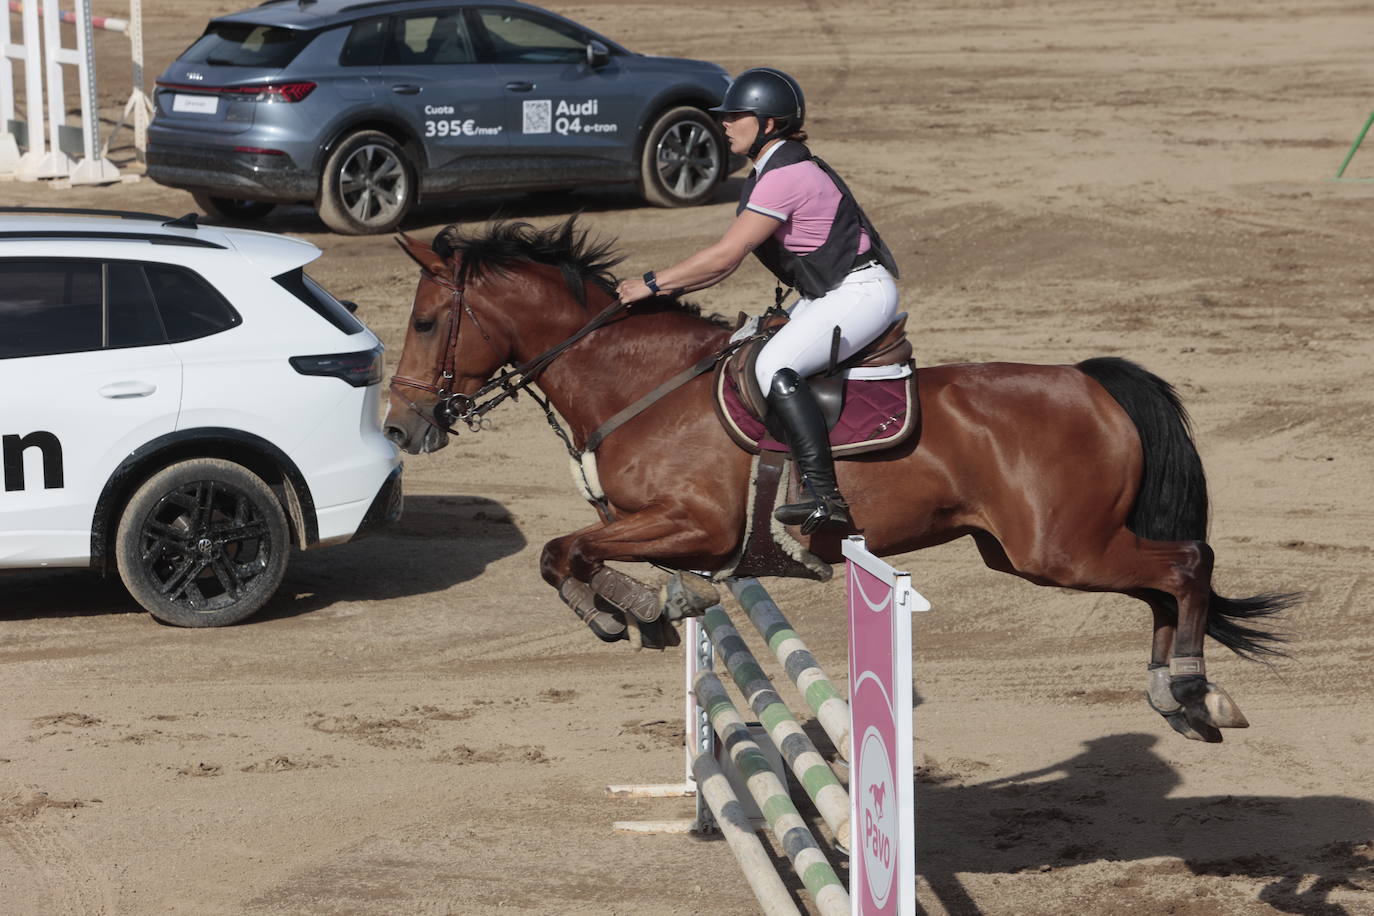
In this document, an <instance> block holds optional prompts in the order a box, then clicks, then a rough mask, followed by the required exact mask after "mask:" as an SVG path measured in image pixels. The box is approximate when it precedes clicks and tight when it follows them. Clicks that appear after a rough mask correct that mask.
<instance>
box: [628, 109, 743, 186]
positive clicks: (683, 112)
mask: <svg viewBox="0 0 1374 916" xmlns="http://www.w3.org/2000/svg"><path fill="white" fill-rule="evenodd" d="M725 163H726V158H725V139H724V137H723V136H722V135H721V132H720V128H719V127H717V126H716V122H715V121H713V120H711V117H710V116H709V115H707V114H706V112H704V111H702V110H701V109H699V108H691V107H688V106H683V107H680V108H672V109H669V110H668V111H665V112H664V113H663V114H662V115H660V116H659V118H658V120H657V121H655V122H654V125H653V127H651V128H650V129H649V134H648V136H647V137H646V138H645V140H644V151H643V153H641V154H640V164H639V168H640V178H639V185H640V191H641V192H642V193H643V195H644V199H645V200H647V201H648V202H649V203H651V204H653V205H654V206H656V207H690V206H694V205H695V204H699V203H703V202H705V200H706V199H707V198H708V197H710V196H711V192H712V191H714V190H715V187H716V185H718V184H720V182H721V181H722V180H723V179H724V178H725V168H726V164H725Z"/></svg>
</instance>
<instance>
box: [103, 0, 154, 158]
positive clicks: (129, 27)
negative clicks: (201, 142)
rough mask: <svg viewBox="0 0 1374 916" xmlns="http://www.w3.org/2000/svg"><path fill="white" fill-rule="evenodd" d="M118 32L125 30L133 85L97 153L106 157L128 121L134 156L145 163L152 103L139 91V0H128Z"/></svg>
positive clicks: (140, 41)
mask: <svg viewBox="0 0 1374 916" xmlns="http://www.w3.org/2000/svg"><path fill="white" fill-rule="evenodd" d="M96 25H97V27H99V26H100V23H99V22H97V23H96ZM106 27H107V28H108V27H109V26H106ZM121 31H125V32H126V33H127V34H128V36H129V62H130V70H131V71H132V74H133V80H132V82H133V86H132V88H131V89H130V91H129V100H128V101H127V102H125V103H124V111H123V112H122V113H121V114H120V116H119V123H117V124H116V125H115V126H114V129H113V130H111V131H110V135H109V136H108V137H106V138H105V145H104V146H102V147H101V148H100V152H101V155H104V156H108V155H109V154H110V145H111V144H112V143H113V142H114V138H115V135H116V134H118V133H119V132H120V130H122V129H123V128H124V125H125V124H132V125H133V127H134V149H135V150H137V151H138V157H139V158H140V159H142V160H143V161H144V162H147V161H148V122H149V121H150V120H152V117H153V103H152V102H151V101H150V100H149V99H148V94H147V93H146V92H144V91H143V0H129V20H128V22H127V23H126V24H125V27H124V29H122V30H121Z"/></svg>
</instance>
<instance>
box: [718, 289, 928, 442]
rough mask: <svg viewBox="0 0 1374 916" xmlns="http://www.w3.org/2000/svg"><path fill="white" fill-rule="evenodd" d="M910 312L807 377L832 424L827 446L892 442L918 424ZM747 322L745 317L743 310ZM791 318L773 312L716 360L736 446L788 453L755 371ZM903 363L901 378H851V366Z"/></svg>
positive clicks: (723, 415)
mask: <svg viewBox="0 0 1374 916" xmlns="http://www.w3.org/2000/svg"><path fill="white" fill-rule="evenodd" d="M906 318H907V316H906V313H905V312H903V313H901V314H900V315H898V316H897V319H896V320H895V321H894V322H892V324H891V325H889V326H888V328H887V330H886V331H884V332H883V333H882V334H881V335H879V336H878V338H877V339H876V340H874V341H873V342H872V343H870V344H868V345H867V346H866V347H864V348H863V349H861V350H859V352H857V353H855V354H854V355H853V356H851V357H849V358H848V359H846V360H843V361H841V362H838V363H836V364H835V366H834V367H833V369H827V370H825V371H824V372H820V373H817V374H815V375H812V376H810V377H808V378H807V383H808V384H809V385H810V387H811V391H812V392H813V393H814V394H815V396H816V401H817V402H818V403H819V404H820V407H821V413H822V414H823V415H824V416H825V422H826V428H828V429H829V430H830V449H831V452H832V453H833V454H834V456H835V457H836V458H839V457H842V456H845V457H847V456H852V455H861V454H863V453H865V452H874V451H879V450H881V449H885V448H891V447H893V446H895V445H898V444H899V443H901V442H902V441H904V440H905V439H906V438H907V437H908V436H910V435H911V433H912V431H913V430H915V429H916V427H917V422H916V421H917V418H918V416H919V411H920V403H919V400H918V398H917V393H916V375H915V371H914V366H915V361H914V359H913V351H912V347H911V341H909V340H907V339H906ZM740 319H741V322H740V326H741V327H743V324H744V322H745V321H746V320H747V319H746V317H745V316H744V315H743V314H741V315H740ZM787 321H788V318H787V316H786V315H779V314H776V313H771V312H770V313H769V314H768V315H765V316H764V318H763V319H762V320H761V321H760V323H759V324H760V326H759V328H758V330H757V331H756V333H755V334H754V336H753V337H751V338H749V339H748V340H747V341H746V342H745V343H744V344H743V345H742V346H741V347H740V348H739V349H738V350H736V351H735V352H734V353H733V354H731V356H730V357H728V358H727V359H724V360H722V361H721V362H720V364H719V365H718V366H717V367H716V377H715V389H714V390H715V405H716V414H717V416H718V417H719V418H720V422H721V425H722V426H724V427H725V431H726V432H727V433H729V435H730V438H732V439H733V440H734V441H735V443H736V444H737V445H739V446H740V447H741V448H743V449H744V450H746V451H748V452H750V453H753V454H758V453H759V452H761V451H772V452H787V451H788V447H787V445H786V443H785V441H784V439H783V436H782V434H781V431H780V429H778V428H777V427H776V426H775V425H774V424H772V423H770V418H769V416H768V402H767V399H766V397H765V395H764V392H762V391H761V390H759V385H758V381H757V380H756V379H755V378H754V365H755V363H756V362H757V361H758V356H759V351H760V350H762V349H763V346H764V345H765V344H766V343H767V342H768V341H769V340H770V339H771V338H772V336H773V335H774V334H776V333H777V332H778V329H779V328H781V327H782V326H783V325H785V324H786V323H787ZM890 367H904V368H905V369H906V371H905V372H904V373H901V375H900V377H886V376H887V375H888V373H881V375H882V376H884V377H879V378H863V377H862V376H863V374H864V373H863V372H862V371H859V372H855V373H853V374H854V375H857V376H859V377H850V376H851V370H865V369H879V368H890Z"/></svg>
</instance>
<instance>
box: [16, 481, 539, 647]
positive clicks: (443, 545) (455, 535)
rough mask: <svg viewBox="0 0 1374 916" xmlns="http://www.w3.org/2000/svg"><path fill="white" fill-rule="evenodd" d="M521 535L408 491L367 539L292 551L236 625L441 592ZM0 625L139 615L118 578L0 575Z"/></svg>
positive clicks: (476, 513) (470, 509)
mask: <svg viewBox="0 0 1374 916" xmlns="http://www.w3.org/2000/svg"><path fill="white" fill-rule="evenodd" d="M524 547H525V537H524V535H522V534H521V533H520V530H519V529H518V528H517V527H516V526H515V524H514V523H513V522H512V520H511V517H510V513H509V512H508V511H506V509H505V507H503V506H502V505H501V504H500V503H498V502H495V501H493V500H490V499H485V498H483V497H480V496H460V495H453V496H407V497H406V502H405V512H404V514H403V515H402V517H401V520H400V521H399V522H397V523H396V524H394V525H392V526H390V527H388V528H384V529H382V530H381V531H379V532H377V533H376V534H374V535H372V536H371V537H367V538H363V539H362V540H359V541H356V542H351V543H347V544H340V545H337V546H334V547H325V548H321V549H319V550H309V551H293V552H292V555H291V561H290V564H289V565H288V566H287V569H286V578H285V579H284V580H283V582H282V585H281V588H280V589H279V590H278V592H277V595H276V597H274V598H273V599H272V600H271V601H269V602H268V603H267V605H266V606H265V607H264V608H263V609H262V610H260V611H259V612H258V613H256V614H254V615H253V616H252V617H249V618H248V619H247V620H245V621H244V622H243V623H242V624H240V625H241V626H245V625H252V624H255V623H263V622H265V621H269V620H278V619H281V618H285V617H295V616H296V615H298V614H306V613H310V612H311V611H316V610H320V609H321V608H326V607H329V606H330V605H332V604H335V603H337V602H340V601H386V600H389V599H393V598H406V597H411V596H414V595H425V594H429V593H431V592H440V591H443V590H444V589H447V588H449V587H450V586H453V585H457V584H459V583H462V582H467V581H469V580H471V579H475V578H476V577H477V576H479V575H481V574H482V571H483V570H484V569H486V567H487V564H489V563H491V562H494V561H496V560H499V559H501V558H502V557H507V556H510V555H511V554H514V553H519V552H520V551H521V550H522V549H524ZM0 596H3V599H2V600H0V621H5V620H30V619H40V618H53V619H56V618H63V617H89V616H94V615H99V614H112V613H135V614H142V613H146V612H145V611H144V610H143V609H142V608H141V607H139V606H138V604H137V603H135V602H134V600H133V598H132V597H131V596H130V595H129V593H128V592H127V591H126V590H125V589H124V586H123V584H122V583H121V582H120V580H119V577H118V575H114V574H111V575H109V576H105V577H103V578H102V577H101V576H100V575H99V574H93V573H91V572H89V571H84V570H79V569H61V570H41V571H33V572H28V571H25V572H15V573H10V574H7V575H5V576H4V577H3V578H0Z"/></svg>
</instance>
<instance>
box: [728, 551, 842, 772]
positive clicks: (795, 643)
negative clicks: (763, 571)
mask: <svg viewBox="0 0 1374 916" xmlns="http://www.w3.org/2000/svg"><path fill="white" fill-rule="evenodd" d="M727 584H728V585H729V586H730V591H731V592H733V593H734V596H735V598H736V599H738V601H739V603H740V605H741V606H743V608H744V611H745V613H746V614H748V615H749V620H750V622H751V623H753V624H754V626H755V628H757V629H758V631H759V635H761V636H762V637H763V638H764V641H765V642H767V643H768V648H770V649H772V650H773V654H775V655H776V656H777V657H778V662H779V663H780V664H781V665H782V667H783V670H785V671H786V672H787V676H788V677H790V678H791V679H792V683H794V684H796V685H797V690H798V691H800V692H801V695H802V697H803V698H805V700H806V704H807V705H808V706H810V707H811V711H812V712H813V713H815V715H816V719H817V721H819V722H820V723H821V728H823V729H825V733H826V734H827V735H829V736H830V740H831V741H832V742H834V744H835V750H837V751H839V753H840V756H841V757H843V758H844V759H845V760H850V759H851V758H850V756H849V704H848V703H846V702H845V701H844V699H843V698H842V697H841V695H840V693H839V691H837V690H836V689H835V685H834V684H833V683H831V681H830V678H829V677H827V676H826V674H825V672H824V671H822V670H821V666H820V665H819V664H817V662H816V657H815V656H814V655H812V654H811V650H810V649H808V648H807V647H806V643H804V642H802V640H801V637H800V636H798V635H797V631H796V630H794V629H792V624H790V623H788V622H787V618H786V617H784V616H783V614H782V611H781V610H779V609H778V606H777V604H775V603H774V602H773V599H772V598H771V597H769V595H768V592H767V590H766V589H764V587H763V586H762V585H760V584H759V580H758V579H753V578H742V579H731V580H729V581H728V583H727Z"/></svg>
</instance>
